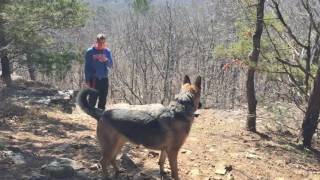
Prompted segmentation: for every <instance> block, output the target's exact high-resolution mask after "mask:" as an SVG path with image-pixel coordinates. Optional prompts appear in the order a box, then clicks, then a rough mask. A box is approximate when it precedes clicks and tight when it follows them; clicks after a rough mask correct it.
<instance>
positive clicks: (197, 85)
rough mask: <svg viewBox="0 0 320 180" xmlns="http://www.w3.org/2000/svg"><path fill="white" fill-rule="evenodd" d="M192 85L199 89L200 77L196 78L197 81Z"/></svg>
mask: <svg viewBox="0 0 320 180" xmlns="http://www.w3.org/2000/svg"><path fill="white" fill-rule="evenodd" d="M194 85H195V86H196V87H197V88H199V89H201V76H198V77H197V79H196V82H195V83H194Z"/></svg>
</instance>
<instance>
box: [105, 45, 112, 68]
mask: <svg viewBox="0 0 320 180" xmlns="http://www.w3.org/2000/svg"><path fill="white" fill-rule="evenodd" d="M106 56H107V59H108V60H107V67H109V68H112V66H113V61H112V54H111V51H110V50H109V49H107V53H106Z"/></svg>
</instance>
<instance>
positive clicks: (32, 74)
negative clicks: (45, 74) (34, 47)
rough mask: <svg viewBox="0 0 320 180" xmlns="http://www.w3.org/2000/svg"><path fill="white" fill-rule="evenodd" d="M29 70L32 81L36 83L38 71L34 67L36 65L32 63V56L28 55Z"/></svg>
mask: <svg viewBox="0 0 320 180" xmlns="http://www.w3.org/2000/svg"><path fill="white" fill-rule="evenodd" d="M27 68H28V72H29V76H30V79H31V80H32V81H36V77H37V76H36V69H35V67H34V64H33V63H32V61H31V57H30V55H27Z"/></svg>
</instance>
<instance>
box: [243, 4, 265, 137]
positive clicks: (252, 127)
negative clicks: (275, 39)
mask: <svg viewBox="0 0 320 180" xmlns="http://www.w3.org/2000/svg"><path fill="white" fill-rule="evenodd" d="M258 2H259V3H258V4H257V20H256V30H255V33H254V35H253V38H252V43H253V45H252V46H253V47H252V48H253V50H252V52H251V53H250V55H249V59H250V63H249V69H248V74H247V100H248V117H247V130H248V131H252V132H256V107H257V100H256V96H255V87H254V86H255V85H254V75H255V68H256V66H257V64H258V59H259V54H260V40H261V35H262V31H263V17H264V2H265V0H259V1H258Z"/></svg>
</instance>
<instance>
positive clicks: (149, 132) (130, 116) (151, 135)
mask: <svg viewBox="0 0 320 180" xmlns="http://www.w3.org/2000/svg"><path fill="white" fill-rule="evenodd" d="M104 117H105V118H106V119H105V120H107V121H109V122H110V123H111V125H112V126H113V127H114V128H115V129H117V130H118V131H119V132H120V133H122V134H123V135H125V136H126V137H127V138H128V139H130V140H131V141H133V142H134V143H136V144H143V145H144V146H146V147H155V146H157V145H159V142H163V141H164V138H165V133H166V127H164V126H163V125H162V123H161V121H170V120H171V119H172V118H173V114H172V113H170V112H169V111H166V110H165V108H164V110H163V111H159V112H158V113H152V114H151V113H150V112H147V111H137V110H130V109H113V110H108V111H106V112H105V113H104Z"/></svg>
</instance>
